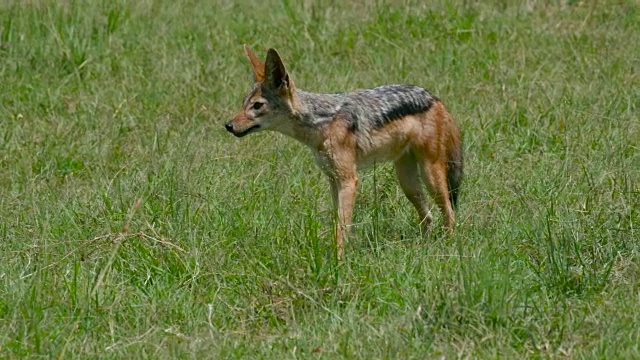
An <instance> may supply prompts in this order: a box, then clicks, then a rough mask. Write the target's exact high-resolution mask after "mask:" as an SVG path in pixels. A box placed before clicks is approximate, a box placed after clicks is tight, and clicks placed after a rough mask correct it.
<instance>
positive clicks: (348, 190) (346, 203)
mask: <svg viewBox="0 0 640 360" xmlns="http://www.w3.org/2000/svg"><path fill="white" fill-rule="evenodd" d="M357 187H358V177H357V175H356V174H355V172H354V173H353V174H350V176H348V177H343V178H337V179H335V180H334V179H332V184H331V188H332V190H333V195H334V201H335V203H336V207H337V208H338V219H337V223H336V248H337V251H338V259H342V256H343V254H344V239H345V237H346V236H347V234H348V232H349V227H350V226H351V218H352V215H353V205H354V203H355V200H356V189H357Z"/></svg>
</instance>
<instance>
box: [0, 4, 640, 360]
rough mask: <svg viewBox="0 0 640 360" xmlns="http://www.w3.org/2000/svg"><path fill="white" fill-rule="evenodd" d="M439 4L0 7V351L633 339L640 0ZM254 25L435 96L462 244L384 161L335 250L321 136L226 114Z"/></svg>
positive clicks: (295, 60)
mask: <svg viewBox="0 0 640 360" xmlns="http://www.w3.org/2000/svg"><path fill="white" fill-rule="evenodd" d="M428 4H429V5H423V4H421V2H419V1H393V2H389V3H388V4H383V2H379V1H368V0H360V1H354V2H342V1H328V0H325V1H317V2H304V3H302V2H294V1H290V0H284V1H282V2H278V1H275V0H266V1H262V2H248V1H247V2H241V3H236V2H233V1H170V0H155V1H153V0H144V1H99V0H89V1H72V0H69V1H57V2H54V1H44V0H42V1H37V0H30V1H17V0H15V1H11V0H9V1H7V0H5V1H0V256H1V259H0V357H2V358H13V357H21V356H29V357H55V358H70V357H99V358H138V357H140V358H254V357H260V358H365V359H373V358H420V359H422V358H447V359H451V358H513V359H518V358H524V357H541V358H607V359H613V358H639V357H640V121H639V116H638V115H639V110H640V75H639V74H640V56H639V54H640V3H638V2H637V1H623V0H602V1H597V2H596V1H584V2H582V1H527V2H521V3H517V2H510V1H486V2H471V1H456V2H449V1H433V2H428ZM245 42H246V43H249V44H251V45H252V46H253V47H254V49H256V50H257V52H258V53H260V54H264V53H265V51H266V49H267V48H268V47H275V48H277V49H278V50H279V51H280V54H281V55H282V57H283V59H284V61H285V64H286V65H287V66H288V68H289V70H290V72H291V75H292V77H293V79H294V80H295V81H296V84H297V85H298V86H299V87H301V88H303V89H305V90H310V91H317V92H325V91H326V92H333V91H344V90H350V89H356V88H364V87H372V86H375V85H379V84H383V83H412V84H417V85H421V86H424V87H425V88H427V89H429V90H431V91H432V92H433V93H435V94H436V95H438V96H439V97H440V98H442V99H443V100H444V102H445V103H446V104H447V106H448V107H449V108H450V110H451V112H452V113H453V114H454V115H455V117H456V118H457V120H458V122H459V124H460V126H461V128H462V130H463V136H464V144H465V145H464V148H465V153H466V164H465V165H466V178H465V182H464V187H463V191H462V197H461V206H460V208H459V211H458V228H457V232H456V235H455V237H454V238H453V239H450V238H448V237H446V236H444V234H443V232H442V231H440V230H436V231H435V232H434V233H433V234H432V235H431V236H430V237H429V238H427V239H422V238H421V236H420V230H419V227H418V225H417V221H416V216H415V214H414V210H413V208H412V207H411V206H410V205H409V203H408V201H407V200H406V199H405V198H404V196H403V195H402V192H401V190H400V188H399V187H398V185H397V184H396V182H395V179H394V175H393V171H392V168H391V167H390V166H389V165H384V164H380V165H377V166H376V167H375V168H374V169H371V170H370V171H367V172H363V173H361V176H360V179H361V186H360V190H359V193H358V199H357V205H356V210H355V219H354V221H355V223H356V225H355V226H354V228H353V233H352V236H351V237H350V239H349V243H348V245H347V248H346V258H345V260H344V261H341V262H337V261H336V260H335V257H334V248H333V247H332V240H331V239H332V232H331V228H332V226H331V221H332V205H331V199H330V196H329V185H328V182H327V181H326V180H325V179H324V178H323V175H322V174H321V173H320V171H319V170H318V169H317V168H316V166H315V164H314V162H313V159H312V156H311V154H310V152H309V151H307V150H306V149H305V148H304V147H303V146H302V145H300V144H298V143H296V142H295V141H294V140H291V139H288V138H285V137H283V136H281V135H278V134H275V133H260V134H255V135H252V136H248V137H245V138H242V139H236V138H235V137H233V136H231V135H229V134H228V133H226V132H225V130H224V128H223V124H224V123H225V122H226V121H228V120H229V119H230V117H231V116H233V114H234V113H235V112H236V111H237V110H238V109H239V106H240V103H241V99H242V97H243V96H244V95H245V93H246V92H247V91H248V90H249V89H250V86H251V77H250V73H249V66H248V62H247V60H246V59H245V57H244V55H243V52H242V44H243V43H245ZM434 214H435V215H436V224H435V225H436V227H439V225H440V223H441V218H440V214H439V213H437V212H436V213H434Z"/></svg>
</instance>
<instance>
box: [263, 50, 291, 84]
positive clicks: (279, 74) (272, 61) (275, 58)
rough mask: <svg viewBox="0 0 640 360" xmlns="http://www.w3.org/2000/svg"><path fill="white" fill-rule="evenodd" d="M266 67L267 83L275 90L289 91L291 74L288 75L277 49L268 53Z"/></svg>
mask: <svg viewBox="0 0 640 360" xmlns="http://www.w3.org/2000/svg"><path fill="white" fill-rule="evenodd" d="M264 66H265V76H266V81H267V82H268V83H269V85H270V86H271V87H272V88H273V89H287V88H289V87H290V84H289V74H287V70H286V69H285V68H284V64H283V63H282V60H281V59H280V55H278V52H277V51H276V50H275V49H269V50H268V51H267V60H266V61H265V64H264Z"/></svg>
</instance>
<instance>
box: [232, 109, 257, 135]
mask: <svg viewBox="0 0 640 360" xmlns="http://www.w3.org/2000/svg"><path fill="white" fill-rule="evenodd" d="M224 128H225V129H227V131H228V132H230V133H232V134H233V135H235V136H237V137H243V136H245V135H247V134H249V133H250V132H252V131H254V130H258V129H259V128H260V125H259V124H256V123H255V122H254V121H252V120H249V119H247V117H246V116H245V115H244V114H242V113H240V114H238V115H237V116H236V117H235V118H233V120H231V121H229V122H227V123H226V124H224Z"/></svg>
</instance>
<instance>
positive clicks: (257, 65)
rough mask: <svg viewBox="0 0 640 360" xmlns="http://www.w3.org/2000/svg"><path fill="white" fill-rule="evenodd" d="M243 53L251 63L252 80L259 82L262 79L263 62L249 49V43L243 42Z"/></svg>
mask: <svg viewBox="0 0 640 360" xmlns="http://www.w3.org/2000/svg"><path fill="white" fill-rule="evenodd" d="M244 53H245V55H247V57H248V58H249V63H250V64H251V71H253V80H254V81H255V82H259V81H262V80H264V63H263V62H262V61H260V58H259V57H258V56H257V55H256V54H255V53H254V52H253V50H251V48H250V47H249V45H247V44H244Z"/></svg>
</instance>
